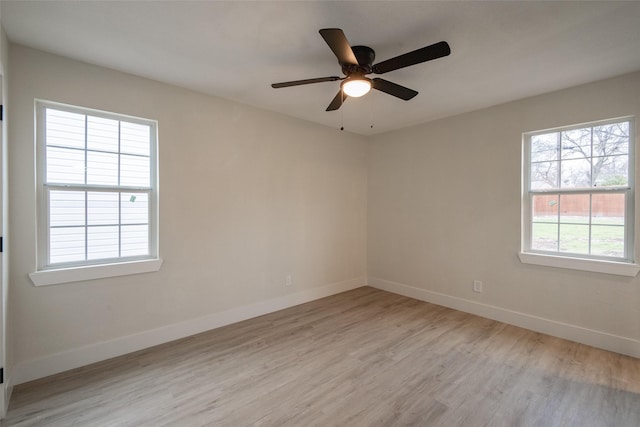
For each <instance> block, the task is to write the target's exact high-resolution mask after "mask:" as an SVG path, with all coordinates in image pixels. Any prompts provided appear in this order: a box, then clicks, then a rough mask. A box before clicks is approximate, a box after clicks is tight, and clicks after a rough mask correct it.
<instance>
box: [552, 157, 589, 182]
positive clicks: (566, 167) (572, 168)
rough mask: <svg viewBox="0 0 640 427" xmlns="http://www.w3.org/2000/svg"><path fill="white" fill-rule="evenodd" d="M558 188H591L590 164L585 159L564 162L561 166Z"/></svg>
mask: <svg viewBox="0 0 640 427" xmlns="http://www.w3.org/2000/svg"><path fill="white" fill-rule="evenodd" d="M560 167H561V168H562V173H561V177H560V186H561V187H562V188H588V187H591V162H590V161H589V160H587V159H577V160H565V161H563V162H562V164H561V166H560Z"/></svg>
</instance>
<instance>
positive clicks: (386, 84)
mask: <svg viewBox="0 0 640 427" xmlns="http://www.w3.org/2000/svg"><path fill="white" fill-rule="evenodd" d="M372 86H373V88H374V89H378V90H379V91H382V92H384V93H388V94H389V95H393V96H395V97H397V98H400V99H404V100H405V101H408V100H410V99H411V98H413V97H414V96H416V95H417V94H418V92H416V91H415V90H413V89H409V88H408V87H404V86H400V85H399V84H396V83H393V82H390V81H389V80H385V79H380V78H378V77H376V78H375V79H373V80H372Z"/></svg>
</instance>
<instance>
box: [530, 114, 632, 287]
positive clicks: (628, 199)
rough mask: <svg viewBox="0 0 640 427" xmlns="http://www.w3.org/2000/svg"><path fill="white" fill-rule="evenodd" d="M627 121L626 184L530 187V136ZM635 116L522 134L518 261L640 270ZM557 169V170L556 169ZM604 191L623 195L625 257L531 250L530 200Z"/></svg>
mask: <svg viewBox="0 0 640 427" xmlns="http://www.w3.org/2000/svg"><path fill="white" fill-rule="evenodd" d="M624 121H628V122H629V153H628V156H629V157H628V165H629V175H628V185H627V186H621V187H613V188H596V187H591V188H584V189H575V188H570V189H562V188H554V189H551V190H531V188H530V187H531V158H530V156H531V138H532V137H533V136H536V135H541V134H545V133H553V132H562V131H567V130H572V129H581V128H590V127H595V126H600V125H606V124H611V123H618V122H624ZM635 130H636V128H635V120H634V118H633V117H620V118H615V119H608V120H600V121H593V122H588V123H582V124H576V125H570V126H562V127H558V128H552V129H545V130H539V131H533V132H525V133H523V134H522V203H521V206H522V227H521V229H522V236H521V250H520V252H519V254H518V256H519V258H520V261H521V262H523V263H525V264H535V265H542V266H549V267H559V268H568V269H574V270H584V271H591V272H598V273H607V274H616V275H623V276H630V277H635V276H636V275H637V274H638V272H639V271H640V265H638V264H636V263H635V258H634V252H635V251H634V249H635V232H634V224H635ZM558 173H559V172H558ZM545 193H548V194H559V195H562V194H590V195H593V194H603V193H620V194H624V195H625V230H624V231H625V248H624V257H622V258H613V257H606V256H594V255H582V254H572V253H564V252H555V251H542V250H534V249H532V248H531V235H532V220H533V218H532V212H533V206H532V200H533V196H535V195H540V194H545Z"/></svg>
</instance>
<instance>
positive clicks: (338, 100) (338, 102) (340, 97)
mask: <svg viewBox="0 0 640 427" xmlns="http://www.w3.org/2000/svg"><path fill="white" fill-rule="evenodd" d="M348 97H349V96H348V95H347V94H345V93H343V92H342V89H340V90H339V91H338V93H337V94H336V96H335V98H333V101H331V104H329V106H328V107H327V109H326V110H325V111H334V110H337V109H338V108H340V107H341V106H342V103H343V102H344V101H345V100H346V99H347V98H348Z"/></svg>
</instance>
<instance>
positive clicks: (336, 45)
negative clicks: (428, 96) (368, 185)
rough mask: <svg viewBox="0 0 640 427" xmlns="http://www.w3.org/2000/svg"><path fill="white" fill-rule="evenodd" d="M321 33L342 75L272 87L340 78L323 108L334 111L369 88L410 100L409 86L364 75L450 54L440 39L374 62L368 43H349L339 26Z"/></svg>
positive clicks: (411, 94)
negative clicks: (338, 64)
mask: <svg viewBox="0 0 640 427" xmlns="http://www.w3.org/2000/svg"><path fill="white" fill-rule="evenodd" d="M320 35H321V36H322V38H323V39H324V41H325V42H327V44H328V45H329V47H330V48H331V50H332V51H333V53H334V54H335V55H336V57H337V58H338V63H340V66H341V67H342V73H343V74H344V75H345V77H339V76H330V77H320V78H317V79H305V80H295V81H290V82H282V83H274V84H272V85H271V87H273V88H274V89H278V88H282V87H290V86H300V85H307V84H311V83H321V82H334V81H337V80H342V83H340V90H339V91H338V93H337V95H336V96H335V97H334V98H333V101H331V103H330V104H329V106H328V107H327V110H326V111H333V110H337V109H338V108H340V106H342V103H343V102H344V100H345V99H347V98H348V97H350V96H351V97H359V96H362V95H365V94H366V93H368V92H369V91H370V90H371V88H373V89H377V90H379V91H382V92H385V93H388V94H389V95H393V96H395V97H397V98H400V99H403V100H405V101H408V100H410V99H411V98H413V97H414V96H416V95H417V94H418V92H416V91H415V90H412V89H409V88H407V87H404V86H400V85H399V84H396V83H393V82H390V81H388V80H385V79H381V78H378V77H375V78H373V79H370V78H368V77H365V76H366V75H367V74H371V73H373V74H384V73H388V72H389V71H393V70H398V69H400V68H405V67H409V66H411V65H415V64H420V63H422V62H426V61H431V60H432V59H437V58H442V57H443V56H447V55H449V54H450V53H451V49H450V48H449V44H447V42H445V41H442V42H438V43H435V44H432V45H429V46H425V47H423V48H420V49H416V50H414V51H411V52H408V53H405V54H403V55H399V56H396V57H394V58H391V59H387V60H386V61H382V62H379V63H377V64H373V61H374V60H375V58H376V53H375V52H374V50H373V49H371V48H370V47H368V46H351V45H350V44H349V42H348V41H347V38H346V37H345V35H344V33H343V32H342V30H341V29H339V28H324V29H322V30H320Z"/></svg>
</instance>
